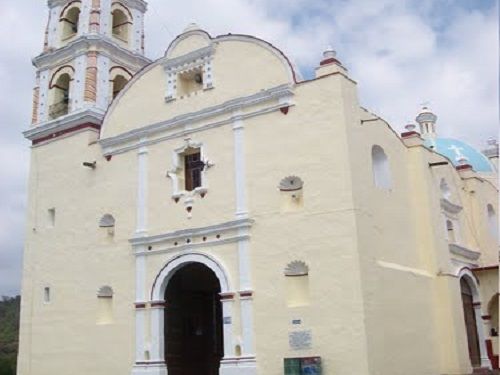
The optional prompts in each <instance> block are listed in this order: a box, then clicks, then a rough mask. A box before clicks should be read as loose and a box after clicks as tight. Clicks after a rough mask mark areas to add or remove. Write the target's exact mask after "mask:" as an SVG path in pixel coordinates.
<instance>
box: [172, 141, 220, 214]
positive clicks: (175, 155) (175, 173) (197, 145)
mask: <svg viewBox="0 0 500 375" xmlns="http://www.w3.org/2000/svg"><path fill="white" fill-rule="evenodd" d="M189 148H193V149H199V150H200V159H201V161H202V162H203V163H204V164H205V168H203V170H202V171H201V186H199V187H197V188H195V189H194V190H192V191H186V190H184V187H183V186H180V184H179V173H180V172H181V171H182V170H183V168H184V165H183V164H184V158H183V154H184V152H185V151H186V150H187V149H189ZM172 164H173V167H172V168H171V169H170V170H168V171H167V177H169V178H170V180H171V181H172V198H174V199H180V198H182V197H184V198H185V203H186V205H187V206H192V203H193V202H194V200H193V199H192V198H193V197H194V196H195V195H197V194H199V195H203V194H206V193H207V192H208V176H207V171H208V169H209V168H211V167H213V166H214V165H215V164H214V163H213V162H210V161H209V160H208V156H207V151H206V147H205V146H204V144H203V143H202V142H194V141H193V140H191V138H186V139H185V140H184V144H183V145H182V146H180V147H178V148H176V149H174V150H173V151H172Z"/></svg>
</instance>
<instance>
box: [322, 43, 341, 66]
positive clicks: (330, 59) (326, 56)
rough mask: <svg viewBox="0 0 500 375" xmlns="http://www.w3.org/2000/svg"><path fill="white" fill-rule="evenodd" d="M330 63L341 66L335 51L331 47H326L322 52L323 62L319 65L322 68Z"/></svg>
mask: <svg viewBox="0 0 500 375" xmlns="http://www.w3.org/2000/svg"><path fill="white" fill-rule="evenodd" d="M332 63H334V64H338V65H342V64H341V63H340V61H339V60H338V59H337V51H335V50H334V49H333V47H332V46H328V47H326V49H325V50H324V51H323V60H321V62H320V64H319V65H320V66H323V65H329V64H332Z"/></svg>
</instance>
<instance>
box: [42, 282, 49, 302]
mask: <svg viewBox="0 0 500 375" xmlns="http://www.w3.org/2000/svg"><path fill="white" fill-rule="evenodd" d="M43 302H45V303H49V302H50V288H49V287H48V286H46V287H45V288H44V289H43Z"/></svg>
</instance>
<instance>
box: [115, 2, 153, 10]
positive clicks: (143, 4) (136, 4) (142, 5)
mask: <svg viewBox="0 0 500 375" xmlns="http://www.w3.org/2000/svg"><path fill="white" fill-rule="evenodd" d="M120 2H121V3H122V4H123V5H125V6H126V7H128V8H134V9H137V10H139V11H141V12H143V13H145V12H146V11H147V10H148V3H147V2H145V1H144V0H120Z"/></svg>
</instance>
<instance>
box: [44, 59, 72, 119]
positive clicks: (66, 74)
mask: <svg viewBox="0 0 500 375" xmlns="http://www.w3.org/2000/svg"><path fill="white" fill-rule="evenodd" d="M71 80H72V77H71V74H70V69H69V68H63V69H62V70H61V71H60V72H59V73H58V74H55V75H54V77H53V78H52V82H51V84H50V105H49V118H50V119H51V120H53V119H56V118H58V117H61V116H64V115H67V114H68V113H69V110H70V89H71Z"/></svg>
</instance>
